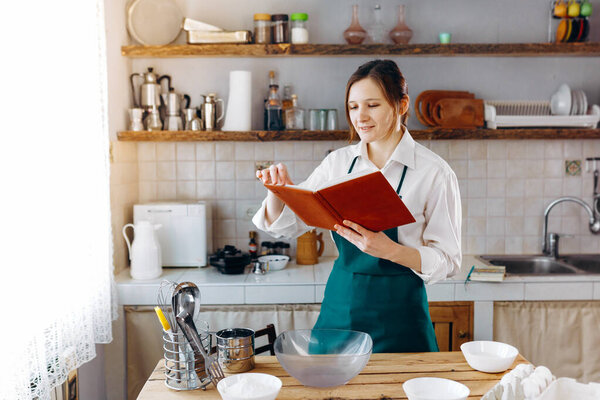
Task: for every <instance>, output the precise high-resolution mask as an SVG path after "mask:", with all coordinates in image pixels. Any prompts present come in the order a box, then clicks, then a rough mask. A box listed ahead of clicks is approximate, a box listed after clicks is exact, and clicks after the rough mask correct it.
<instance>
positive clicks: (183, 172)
mask: <svg viewBox="0 0 600 400" xmlns="http://www.w3.org/2000/svg"><path fill="white" fill-rule="evenodd" d="M177 180H178V181H195V180H196V162H195V161H178V162H177Z"/></svg>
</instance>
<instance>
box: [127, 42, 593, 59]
mask: <svg viewBox="0 0 600 400" xmlns="http://www.w3.org/2000/svg"><path fill="white" fill-rule="evenodd" d="M121 54H122V55H124V56H127V57H159V58H168V57H202V56H219V57H227V56H230V57H236V56H237V57H278V56H359V55H380V54H381V55H398V56H446V57H449V56H488V57H489V56H493V57H497V56H498V57H503V56H505V57H553V56H590V57H596V56H600V43H471V44H467V43H465V44H461V43H455V44H445V45H444V44H427V43H423V44H403V45H396V44H363V45H347V44H185V45H165V46H122V47H121Z"/></svg>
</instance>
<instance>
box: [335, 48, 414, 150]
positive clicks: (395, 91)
mask: <svg viewBox="0 0 600 400" xmlns="http://www.w3.org/2000/svg"><path fill="white" fill-rule="evenodd" d="M365 78H371V79H373V81H375V83H377V84H378V85H379V87H380V88H381V91H382V92H383V95H384V96H385V99H386V100H387V102H388V103H389V104H390V105H391V106H392V107H393V108H394V110H395V112H394V118H393V120H392V129H395V127H396V126H397V124H398V114H399V113H400V100H402V99H403V98H404V97H405V96H406V95H407V94H408V88H407V86H406V80H405V79H404V75H402V72H400V69H399V68H398V65H396V63H395V62H393V61H392V60H373V61H369V62H367V63H364V64H363V65H361V66H360V67H358V69H357V70H356V71H355V72H354V73H353V74H352V76H351V77H350V79H348V83H347V84H346V101H345V103H344V107H345V108H346V120H347V121H348V126H349V127H350V141H353V140H354V139H355V138H356V136H357V135H358V134H357V133H356V130H355V129H354V126H353V125H352V121H351V120H350V110H349V109H348V94H349V93H350V88H351V87H352V85H354V84H355V83H356V82H358V81H360V80H362V79H365ZM407 119H408V111H407V112H406V113H405V114H404V115H402V124H404V125H406V120H407Z"/></svg>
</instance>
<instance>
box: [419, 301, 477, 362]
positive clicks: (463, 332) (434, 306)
mask: <svg viewBox="0 0 600 400" xmlns="http://www.w3.org/2000/svg"><path fill="white" fill-rule="evenodd" d="M429 314H430V315H431V322H432V323H433V329H434V330H435V337H436V339H437V342H438V346H439V348H440V351H460V345H461V344H463V343H465V342H468V341H471V340H473V302H471V301H450V302H431V303H429Z"/></svg>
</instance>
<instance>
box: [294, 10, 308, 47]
mask: <svg viewBox="0 0 600 400" xmlns="http://www.w3.org/2000/svg"><path fill="white" fill-rule="evenodd" d="M291 19H292V43H295V44H305V43H308V29H307V27H306V21H308V14H306V13H294V14H292V16H291Z"/></svg>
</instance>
